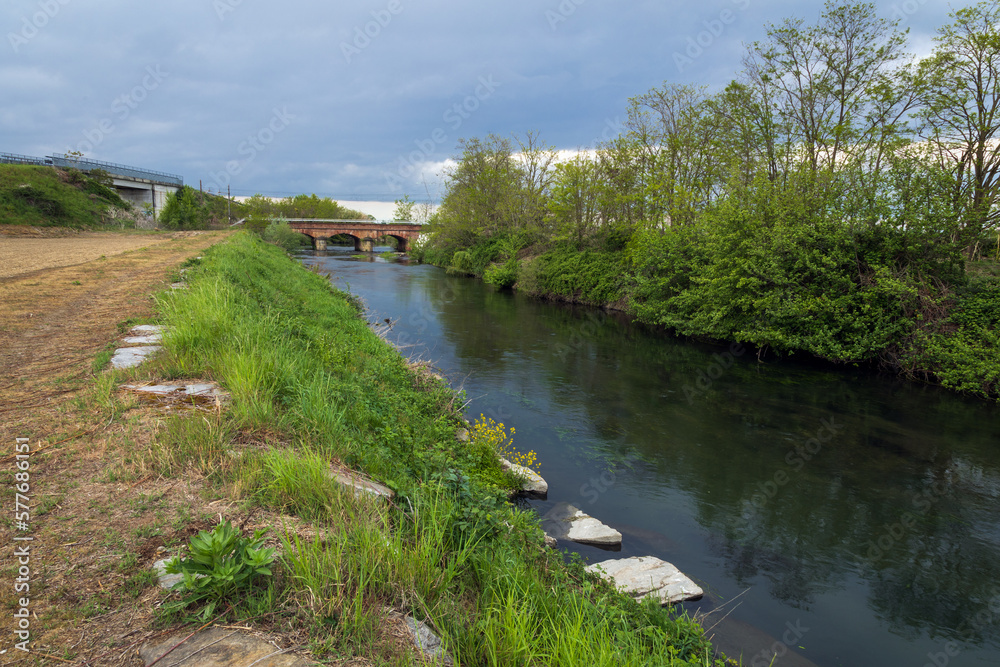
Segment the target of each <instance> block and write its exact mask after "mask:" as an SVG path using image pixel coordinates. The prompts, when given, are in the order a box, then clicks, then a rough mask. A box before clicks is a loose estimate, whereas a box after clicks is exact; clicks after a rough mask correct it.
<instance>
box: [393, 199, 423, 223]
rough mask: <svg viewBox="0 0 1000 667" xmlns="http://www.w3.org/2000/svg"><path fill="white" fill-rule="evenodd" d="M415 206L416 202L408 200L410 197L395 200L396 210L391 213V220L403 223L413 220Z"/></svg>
mask: <svg viewBox="0 0 1000 667" xmlns="http://www.w3.org/2000/svg"><path fill="white" fill-rule="evenodd" d="M416 206H417V204H416V202H414V201H412V200H411V199H410V195H403V198H402V199H397V200H396V210H395V211H393V213H392V219H393V220H399V221H404V222H405V221H411V220H413V218H414V213H413V212H414V210H415V209H416Z"/></svg>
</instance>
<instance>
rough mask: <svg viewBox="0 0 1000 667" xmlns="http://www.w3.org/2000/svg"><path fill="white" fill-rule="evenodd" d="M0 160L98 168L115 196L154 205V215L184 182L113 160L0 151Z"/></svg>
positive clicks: (78, 167)
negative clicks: (34, 155)
mask: <svg viewBox="0 0 1000 667" xmlns="http://www.w3.org/2000/svg"><path fill="white" fill-rule="evenodd" d="M0 162H5V163H8V164H29V165H37V166H41V167H59V168H61V169H79V170H80V171H94V170H96V169H100V170H102V171H106V172H107V173H108V174H110V175H111V178H112V181H113V182H114V186H115V189H116V190H117V191H118V195H119V196H120V197H121V198H122V199H124V200H125V201H127V202H129V203H131V204H135V205H136V206H138V207H141V206H142V205H143V204H152V205H153V217H154V218H155V217H156V214H157V213H159V212H160V210H162V209H163V206H164V205H165V204H166V202H167V197H168V196H170V195H171V194H173V193H175V192H177V191H178V190H179V189H180V188H181V186H183V185H184V179H183V177H181V176H178V175H176V174H167V173H164V172H162V171H153V170H151V169H141V168H139V167H130V166H128V165H124V164H115V163H114V162H101V161H100V160H87V159H84V158H72V157H68V156H66V155H58V154H57V155H49V156H48V157H44V158H38V157H31V156H28V155H17V154H15V153H0Z"/></svg>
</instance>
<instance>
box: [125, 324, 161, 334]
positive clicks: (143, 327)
mask: <svg viewBox="0 0 1000 667" xmlns="http://www.w3.org/2000/svg"><path fill="white" fill-rule="evenodd" d="M166 330H167V327H165V326H163V325H162V324H137V325H135V326H134V327H132V331H130V332H129V333H133V334H135V335H137V336H141V335H143V334H151V333H163V332H164V331H166Z"/></svg>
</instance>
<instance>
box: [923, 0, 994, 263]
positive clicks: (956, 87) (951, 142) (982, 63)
mask: <svg viewBox="0 0 1000 667" xmlns="http://www.w3.org/2000/svg"><path fill="white" fill-rule="evenodd" d="M950 16H951V17H952V18H953V19H954V21H953V23H951V24H950V25H946V26H944V27H942V28H940V29H939V30H938V36H937V38H936V42H937V46H936V48H935V50H934V53H933V54H932V56H931V57H930V58H928V59H926V60H925V61H923V62H922V63H921V74H922V80H923V83H924V86H923V89H922V91H921V92H922V96H921V101H922V103H923V105H922V108H921V109H920V114H919V115H920V119H921V120H922V125H921V127H920V131H921V134H922V136H923V137H924V138H925V139H926V140H927V141H928V142H929V143H930V144H931V145H932V146H933V148H934V150H935V154H936V155H935V157H936V159H937V162H938V164H939V165H940V166H941V167H942V168H945V169H947V170H948V171H949V172H950V174H951V181H952V182H951V188H950V193H951V202H952V207H953V209H954V211H955V214H956V215H957V217H958V225H957V226H956V228H955V230H954V242H956V243H958V244H960V245H962V246H963V247H964V248H965V251H966V254H967V256H968V257H969V258H970V259H971V258H974V257H975V256H976V255H977V253H978V252H979V244H980V242H981V240H982V239H983V237H984V232H986V231H988V230H991V229H996V228H997V226H998V222H1000V211H997V208H996V204H997V198H998V196H1000V142H998V141H997V137H996V136H995V135H996V133H997V129H998V128H1000V27H998V22H1000V3H997V2H996V0H987V1H986V2H980V3H979V4H977V5H973V6H972V7H965V8H962V9H958V10H955V11H953V12H952V13H951V14H950Z"/></svg>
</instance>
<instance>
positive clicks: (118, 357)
mask: <svg viewBox="0 0 1000 667" xmlns="http://www.w3.org/2000/svg"><path fill="white" fill-rule="evenodd" d="M162 349H163V348H162V347H160V346H159V345H147V346H145V347H122V348H119V349H117V350H115V353H114V354H113V355H112V356H111V367H112V368H132V367H133V366H138V365H139V364H141V363H142V362H144V361H145V360H146V359H147V358H148V357H150V356H152V355H154V354H156V353H157V352H159V351H160V350H162Z"/></svg>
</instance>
